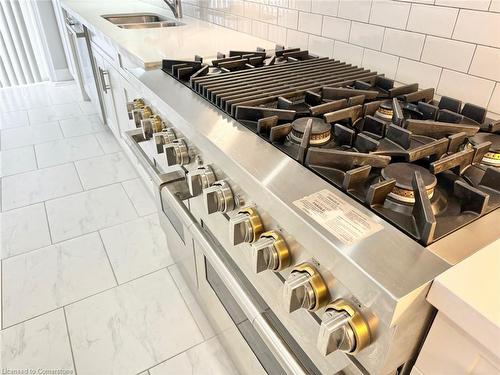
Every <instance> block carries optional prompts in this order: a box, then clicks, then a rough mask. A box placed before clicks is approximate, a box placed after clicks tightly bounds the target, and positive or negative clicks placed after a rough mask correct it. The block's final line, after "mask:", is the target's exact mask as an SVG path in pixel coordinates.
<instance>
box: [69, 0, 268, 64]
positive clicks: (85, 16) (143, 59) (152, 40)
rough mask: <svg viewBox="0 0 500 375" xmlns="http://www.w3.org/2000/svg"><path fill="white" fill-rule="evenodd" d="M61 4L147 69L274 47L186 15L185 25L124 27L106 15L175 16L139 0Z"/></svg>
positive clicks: (87, 0) (73, 0) (75, 0)
mask: <svg viewBox="0 0 500 375" xmlns="http://www.w3.org/2000/svg"><path fill="white" fill-rule="evenodd" d="M61 5H62V7H63V8H64V9H66V10H67V11H68V12H69V13H70V14H71V15H73V16H76V18H77V19H78V20H79V21H80V22H81V23H83V24H85V25H86V26H87V27H88V28H90V29H91V30H92V31H93V32H95V33H100V34H101V36H103V37H104V38H106V39H108V40H109V41H110V42H111V43H113V44H114V45H116V46H117V47H118V48H119V49H120V51H121V52H123V53H127V54H128V55H129V56H130V57H131V58H133V59H134V61H136V62H137V63H139V64H141V65H142V67H143V68H146V69H150V68H154V67H157V66H159V65H160V63H161V60H162V59H166V58H169V59H178V60H185V59H186V60H193V58H194V55H199V56H202V57H204V58H207V59H208V58H215V55H216V53H217V52H223V53H226V52H228V51H229V50H231V49H233V50H240V51H241V50H249V51H255V49H256V48H257V47H262V48H266V49H272V48H274V43H271V42H269V41H265V40H263V39H259V38H256V37H253V36H250V35H247V34H243V33H240V32H238V31H234V30H230V29H227V28H224V27H221V26H217V25H214V24H211V23H209V22H205V21H201V20H198V19H195V18H191V17H186V16H185V17H183V18H182V19H181V22H183V23H185V25H183V26H176V27H165V28H151V29H122V28H120V27H118V26H116V25H114V24H112V23H111V22H109V21H107V20H105V19H104V18H102V17H101V16H102V15H110V14H121V13H157V14H160V15H162V16H166V17H169V18H172V19H174V16H173V14H172V12H171V10H170V9H169V8H168V7H167V5H165V7H164V8H163V7H157V6H155V5H151V4H148V3H145V2H142V1H138V0H133V1H132V0H100V1H97V0H63V1H62V2H61Z"/></svg>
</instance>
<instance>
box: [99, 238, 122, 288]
mask: <svg viewBox="0 0 500 375" xmlns="http://www.w3.org/2000/svg"><path fill="white" fill-rule="evenodd" d="M97 235H98V236H99V239H100V241H101V244H102V248H103V249H104V253H105V254H106V258H107V259H108V263H109V267H110V268H111V272H112V273H113V277H114V278H115V282H116V285H117V286H118V285H120V284H119V282H118V278H117V277H116V273H115V269H114V268H113V263H111V259H110V258H109V254H108V250H107V249H106V245H105V244H104V240H103V239H102V236H101V231H99V230H98V231H97Z"/></svg>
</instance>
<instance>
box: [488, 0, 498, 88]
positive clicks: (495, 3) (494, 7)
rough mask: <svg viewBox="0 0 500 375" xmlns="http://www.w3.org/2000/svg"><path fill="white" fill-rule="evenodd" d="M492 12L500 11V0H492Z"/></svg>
mask: <svg viewBox="0 0 500 375" xmlns="http://www.w3.org/2000/svg"><path fill="white" fill-rule="evenodd" d="M490 12H500V0H491V4H490ZM497 86H498V85H497Z"/></svg>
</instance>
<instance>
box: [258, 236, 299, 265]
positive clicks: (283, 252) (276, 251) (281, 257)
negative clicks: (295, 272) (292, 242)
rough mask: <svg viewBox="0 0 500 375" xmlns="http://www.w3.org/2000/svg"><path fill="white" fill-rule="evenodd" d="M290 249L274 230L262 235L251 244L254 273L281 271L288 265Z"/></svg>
mask: <svg viewBox="0 0 500 375" xmlns="http://www.w3.org/2000/svg"><path fill="white" fill-rule="evenodd" d="M290 258H291V256H290V249H289V248H288V245H287V244H286V242H285V240H284V238H283V236H282V235H281V234H280V233H279V232H278V231H276V230H272V231H269V232H265V233H262V234H261V235H260V238H259V239H258V240H257V241H255V242H254V243H253V244H252V265H253V267H254V271H255V273H259V272H262V271H265V270H272V271H281V270H283V269H285V268H286V267H288V266H289V265H290Z"/></svg>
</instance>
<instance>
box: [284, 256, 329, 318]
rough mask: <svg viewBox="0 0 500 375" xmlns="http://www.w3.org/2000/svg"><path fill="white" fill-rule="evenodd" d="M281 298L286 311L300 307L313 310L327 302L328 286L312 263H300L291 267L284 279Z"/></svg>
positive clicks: (292, 310)
mask: <svg viewBox="0 0 500 375" xmlns="http://www.w3.org/2000/svg"><path fill="white" fill-rule="evenodd" d="M283 298H284V301H285V307H286V309H287V310H288V312H294V311H295V310H298V309H300V308H304V309H307V310H309V311H315V310H318V309H320V308H321V307H323V306H325V305H326V304H327V303H328V299H329V293H328V287H327V286H326V283H325V281H324V280H323V278H322V277H321V274H320V273H319V272H318V270H317V269H316V268H315V267H314V266H313V265H312V264H310V263H307V262H306V263H301V264H299V265H298V266H295V267H294V268H293V270H292V272H291V273H290V276H289V277H288V279H287V280H286V281H285V284H284V286H283Z"/></svg>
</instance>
